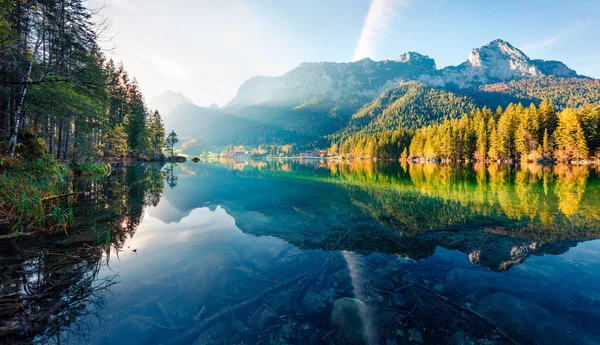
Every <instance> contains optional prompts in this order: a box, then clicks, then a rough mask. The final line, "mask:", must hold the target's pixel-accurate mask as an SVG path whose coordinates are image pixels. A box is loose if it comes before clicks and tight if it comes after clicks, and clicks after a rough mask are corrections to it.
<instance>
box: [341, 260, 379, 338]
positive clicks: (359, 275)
mask: <svg viewBox="0 0 600 345" xmlns="http://www.w3.org/2000/svg"><path fill="white" fill-rule="evenodd" d="M342 255H343V256H344V260H345V261H346V264H347V265H348V270H349V271H350V279H351V280H352V289H353V291H354V297H356V299H358V300H359V301H361V302H363V303H364V305H365V308H364V310H362V312H360V318H361V320H362V324H363V337H364V339H365V343H366V344H368V345H376V344H377V330H376V329H375V326H374V325H373V321H372V320H373V311H372V310H371V308H370V307H369V304H368V297H367V294H366V291H365V290H364V285H365V282H364V279H363V276H364V273H363V272H362V268H361V262H360V261H361V257H360V256H359V255H357V254H355V253H352V252H348V251H345V250H344V251H342Z"/></svg>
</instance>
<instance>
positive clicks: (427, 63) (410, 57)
mask: <svg viewBox="0 0 600 345" xmlns="http://www.w3.org/2000/svg"><path fill="white" fill-rule="evenodd" d="M396 62H403V63H410V64H419V65H423V67H426V68H430V69H435V60H433V59H432V58H430V57H429V56H427V55H423V54H419V53H417V52H411V51H409V52H406V53H404V54H402V55H400V56H399V57H398V59H396Z"/></svg>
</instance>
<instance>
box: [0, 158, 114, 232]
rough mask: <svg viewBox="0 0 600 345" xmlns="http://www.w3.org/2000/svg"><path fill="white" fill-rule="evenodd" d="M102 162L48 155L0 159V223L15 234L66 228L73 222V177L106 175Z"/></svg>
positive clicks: (107, 168)
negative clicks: (60, 159)
mask: <svg viewBox="0 0 600 345" xmlns="http://www.w3.org/2000/svg"><path fill="white" fill-rule="evenodd" d="M109 170H110V167H109V166H108V165H107V164H104V163H86V164H83V165H77V166H74V165H72V164H65V163H59V162H58V161H56V160H55V159H53V158H52V157H50V156H44V157H42V158H40V159H37V160H35V161H20V160H11V159H6V158H2V159H0V225H2V226H7V227H9V228H11V229H12V230H13V231H14V232H15V233H25V232H32V231H36V232H38V231H39V232H42V231H45V232H52V231H66V230H68V229H69V228H70V227H72V226H73V225H74V219H73V208H72V206H73V205H72V204H73V200H74V197H75V195H76V194H75V192H74V191H73V180H74V179H75V178H77V177H79V176H94V175H102V174H106V173H107V172H108V171H109Z"/></svg>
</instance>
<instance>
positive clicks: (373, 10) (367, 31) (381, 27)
mask: <svg viewBox="0 0 600 345" xmlns="http://www.w3.org/2000/svg"><path fill="white" fill-rule="evenodd" d="M407 3H408V0H372V1H371V5H370V6H369V12H368V13H367V17H366V18H365V24H364V26H363V29H362V32H361V34H360V39H359V40H358V44H357V45H356V49H354V57H353V58H352V60H353V61H357V60H360V59H363V58H366V57H373V55H374V54H375V53H376V52H377V45H378V44H379V41H381V39H382V38H384V37H385V36H386V35H387V31H388V27H389V25H390V23H391V22H392V21H393V20H394V18H396V16H397V14H398V12H399V8H400V7H401V6H402V5H405V4H407Z"/></svg>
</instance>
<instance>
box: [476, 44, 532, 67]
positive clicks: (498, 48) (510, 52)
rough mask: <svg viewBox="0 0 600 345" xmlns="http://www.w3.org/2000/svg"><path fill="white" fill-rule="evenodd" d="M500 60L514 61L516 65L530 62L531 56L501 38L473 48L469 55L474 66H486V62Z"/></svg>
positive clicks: (492, 62) (493, 62)
mask: <svg viewBox="0 0 600 345" xmlns="http://www.w3.org/2000/svg"><path fill="white" fill-rule="evenodd" d="M500 60H504V61H514V62H515V64H514V65H518V64H519V63H521V64H527V63H529V57H527V55H525V53H523V52H522V51H520V50H519V49H517V48H515V47H513V46H512V45H511V44H510V43H508V42H506V41H503V40H501V39H496V40H493V41H491V42H490V43H488V44H486V45H484V46H483V47H481V48H475V49H472V50H471V54H470V55H469V63H470V64H471V66H473V67H485V64H486V63H491V64H495V62H497V61H500Z"/></svg>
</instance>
